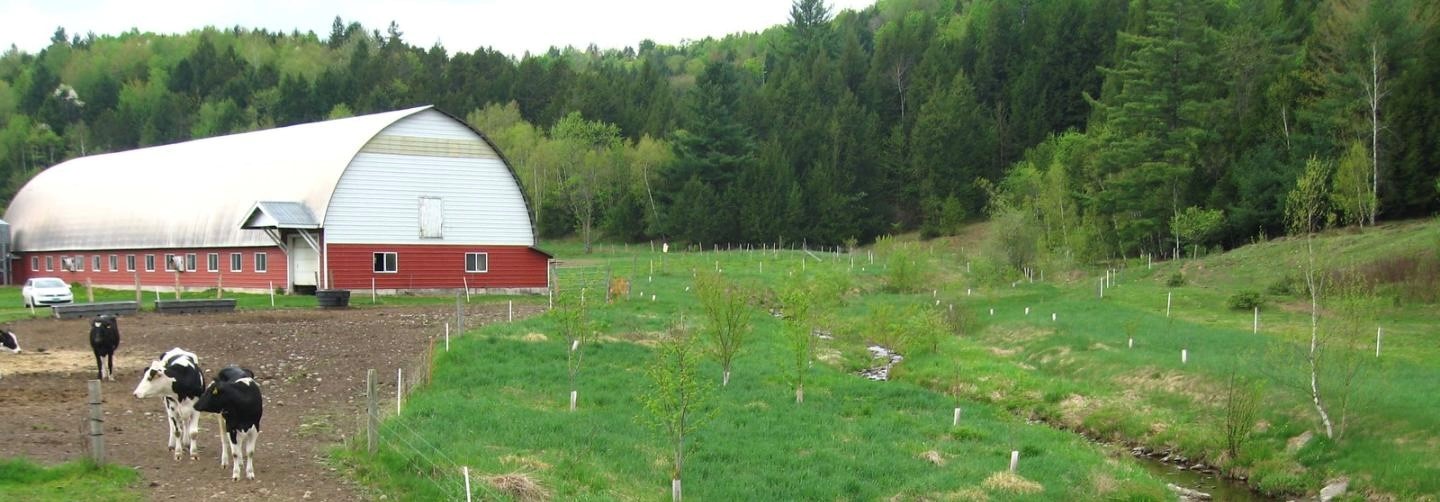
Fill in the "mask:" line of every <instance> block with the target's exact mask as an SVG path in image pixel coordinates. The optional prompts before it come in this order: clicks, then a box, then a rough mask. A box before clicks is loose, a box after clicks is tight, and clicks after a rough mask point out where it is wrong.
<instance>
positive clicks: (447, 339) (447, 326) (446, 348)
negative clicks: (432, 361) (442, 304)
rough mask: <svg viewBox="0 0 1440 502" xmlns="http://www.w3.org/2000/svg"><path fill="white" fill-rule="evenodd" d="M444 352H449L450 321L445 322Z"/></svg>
mask: <svg viewBox="0 0 1440 502" xmlns="http://www.w3.org/2000/svg"><path fill="white" fill-rule="evenodd" d="M445 352H450V323H448V322H447V323H445Z"/></svg>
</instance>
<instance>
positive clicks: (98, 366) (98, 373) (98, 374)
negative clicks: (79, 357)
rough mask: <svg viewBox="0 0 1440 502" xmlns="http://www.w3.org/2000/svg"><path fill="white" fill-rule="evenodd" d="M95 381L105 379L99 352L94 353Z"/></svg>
mask: <svg viewBox="0 0 1440 502" xmlns="http://www.w3.org/2000/svg"><path fill="white" fill-rule="evenodd" d="M95 379H96V380H104V379H105V361H103V360H101V359H100V353H99V352H96V353H95Z"/></svg>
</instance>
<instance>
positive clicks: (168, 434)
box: [163, 398, 175, 449]
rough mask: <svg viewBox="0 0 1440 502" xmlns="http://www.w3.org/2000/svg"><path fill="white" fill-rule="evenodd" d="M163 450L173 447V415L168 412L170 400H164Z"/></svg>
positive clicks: (171, 412)
mask: <svg viewBox="0 0 1440 502" xmlns="http://www.w3.org/2000/svg"><path fill="white" fill-rule="evenodd" d="M163 402H164V403H165V448H167V449H168V448H174V447H175V416H174V415H175V413H174V412H173V411H170V398H165V400H164V401H163Z"/></svg>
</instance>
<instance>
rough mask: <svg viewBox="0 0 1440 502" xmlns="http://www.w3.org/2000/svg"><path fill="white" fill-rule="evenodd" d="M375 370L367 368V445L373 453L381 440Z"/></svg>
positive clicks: (372, 453)
mask: <svg viewBox="0 0 1440 502" xmlns="http://www.w3.org/2000/svg"><path fill="white" fill-rule="evenodd" d="M376 399H377V396H376V395H375V370H374V369H369V370H365V411H366V420H365V445H366V448H367V449H368V450H369V451H370V454H371V455H374V454H375V448H376V446H378V445H377V444H376V443H378V442H379V438H378V437H377V436H378V433H379V431H378V429H379V426H380V410H379V408H378V406H377V404H376V402H375V400H376Z"/></svg>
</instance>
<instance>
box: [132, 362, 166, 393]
mask: <svg viewBox="0 0 1440 502" xmlns="http://www.w3.org/2000/svg"><path fill="white" fill-rule="evenodd" d="M174 383H175V379H174V378H171V377H170V376H169V375H166V374H165V363H164V362H163V361H160V360H158V359H157V360H154V361H150V367H149V368H145V373H144V374H142V375H140V384H139V385H136V386H135V397H138V398H141V399H143V398H147V397H155V396H163V395H166V394H169V393H172V392H174V391H173V390H171V386H172V385H173V384H174Z"/></svg>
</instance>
